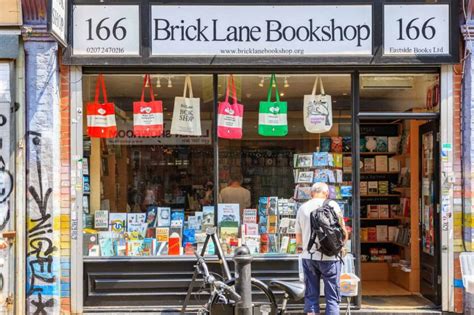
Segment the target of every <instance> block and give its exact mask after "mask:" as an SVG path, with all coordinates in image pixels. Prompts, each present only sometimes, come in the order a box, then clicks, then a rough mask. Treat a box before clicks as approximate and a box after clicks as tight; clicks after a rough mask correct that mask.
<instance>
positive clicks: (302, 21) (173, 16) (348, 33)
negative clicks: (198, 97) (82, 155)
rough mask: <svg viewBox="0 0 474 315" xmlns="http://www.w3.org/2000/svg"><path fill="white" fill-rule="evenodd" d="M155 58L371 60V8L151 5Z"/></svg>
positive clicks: (365, 6)
mask: <svg viewBox="0 0 474 315" xmlns="http://www.w3.org/2000/svg"><path fill="white" fill-rule="evenodd" d="M150 24H151V25H150V37H151V38H150V41H151V47H152V55H153V56H163V55H173V56H175V55H211V56H214V55H220V56H308V55H372V33H373V31H372V6H371V5H338V6H328V5H312V6H309V5H306V6H305V5H302V6H296V5H295V6H249V5H243V6H234V5H232V6H227V5H225V6H218V5H208V6H194V5H186V6H179V5H153V6H152V9H151V20H150Z"/></svg>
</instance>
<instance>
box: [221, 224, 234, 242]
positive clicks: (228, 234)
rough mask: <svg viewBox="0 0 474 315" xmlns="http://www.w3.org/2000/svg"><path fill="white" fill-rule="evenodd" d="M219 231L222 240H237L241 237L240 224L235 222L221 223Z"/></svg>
mask: <svg viewBox="0 0 474 315" xmlns="http://www.w3.org/2000/svg"><path fill="white" fill-rule="evenodd" d="M219 231H220V233H219V238H220V239H223V240H227V239H233V238H235V239H236V238H238V236H239V223H238V222H235V221H224V222H222V223H221V226H220V228H219Z"/></svg>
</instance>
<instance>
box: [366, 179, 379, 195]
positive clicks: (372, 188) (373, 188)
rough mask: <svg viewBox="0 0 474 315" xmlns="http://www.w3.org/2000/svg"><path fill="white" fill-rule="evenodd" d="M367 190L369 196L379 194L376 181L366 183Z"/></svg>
mask: <svg viewBox="0 0 474 315" xmlns="http://www.w3.org/2000/svg"><path fill="white" fill-rule="evenodd" d="M367 190H368V192H369V195H377V194H378V193H379V183H378V182H377V181H369V182H367Z"/></svg>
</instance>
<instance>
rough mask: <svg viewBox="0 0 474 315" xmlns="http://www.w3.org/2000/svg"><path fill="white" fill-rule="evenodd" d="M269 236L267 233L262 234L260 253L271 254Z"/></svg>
mask: <svg viewBox="0 0 474 315" xmlns="http://www.w3.org/2000/svg"><path fill="white" fill-rule="evenodd" d="M268 242H269V240H268V234H267V233H260V253H261V254H266V253H268V252H269V249H270V248H269V244H268Z"/></svg>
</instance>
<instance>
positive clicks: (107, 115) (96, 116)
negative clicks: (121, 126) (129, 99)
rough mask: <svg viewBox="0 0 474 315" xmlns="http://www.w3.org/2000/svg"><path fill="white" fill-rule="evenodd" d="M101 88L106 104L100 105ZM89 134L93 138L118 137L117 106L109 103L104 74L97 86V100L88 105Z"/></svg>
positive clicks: (98, 80)
mask: <svg viewBox="0 0 474 315" xmlns="http://www.w3.org/2000/svg"><path fill="white" fill-rule="evenodd" d="M100 87H102V95H103V97H104V102H103V103H99V94H100ZM87 134H88V135H89V137H92V138H114V137H115V136H117V125H116V123H115V105H114V103H109V102H108V101H107V92H106V90H105V82H104V77H103V75H102V74H99V77H98V78H97V83H96V85H95V99H94V101H93V102H89V103H87Z"/></svg>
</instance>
